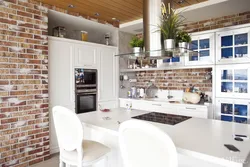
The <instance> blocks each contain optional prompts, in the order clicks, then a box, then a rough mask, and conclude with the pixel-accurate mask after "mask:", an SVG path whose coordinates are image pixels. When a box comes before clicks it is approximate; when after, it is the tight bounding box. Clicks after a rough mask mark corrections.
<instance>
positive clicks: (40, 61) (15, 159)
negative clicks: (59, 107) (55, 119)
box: [0, 0, 50, 167]
mask: <svg viewBox="0 0 250 167" xmlns="http://www.w3.org/2000/svg"><path fill="white" fill-rule="evenodd" d="M47 13H48V12H47V9H46V8H43V7H42V6H41V5H40V2H36V1H32V0H29V1H27V0H9V1H0V166H2V167H7V166H20V167H21V166H23V167H24V166H29V165H32V164H34V163H37V162H41V161H43V160H46V159H48V158H49V157H50V151H49V111H48V39H47V29H48V26H47V25H48V18H47Z"/></svg>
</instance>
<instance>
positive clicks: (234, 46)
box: [216, 28, 250, 64]
mask: <svg viewBox="0 0 250 167" xmlns="http://www.w3.org/2000/svg"><path fill="white" fill-rule="evenodd" d="M216 41H217V49H216V52H217V53H216V56H217V57H216V62H217V64H226V63H245V62H250V54H249V49H250V44H249V42H250V28H241V29H236V30H230V31H225V32H218V33H217V34H216Z"/></svg>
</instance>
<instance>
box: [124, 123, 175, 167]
mask: <svg viewBox="0 0 250 167" xmlns="http://www.w3.org/2000/svg"><path fill="white" fill-rule="evenodd" d="M119 146H120V150H121V155H122V159H123V163H124V167H155V166H157V167H177V166H178V157H177V151H176V148H175V145H174V143H173V141H172V140H171V138H170V137H169V136H168V135H167V134H166V133H165V132H163V131H162V130H160V129H159V128H157V127H155V126H153V125H152V124H149V123H147V122H143V121H139V120H128V121H125V122H123V123H122V124H121V125H120V128H119Z"/></svg>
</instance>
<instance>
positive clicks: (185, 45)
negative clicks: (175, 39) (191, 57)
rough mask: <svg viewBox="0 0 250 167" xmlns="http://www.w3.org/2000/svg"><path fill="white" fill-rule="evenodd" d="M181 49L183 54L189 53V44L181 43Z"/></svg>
mask: <svg viewBox="0 0 250 167" xmlns="http://www.w3.org/2000/svg"><path fill="white" fill-rule="evenodd" d="M179 48H180V52H181V53H187V49H188V48H189V43H187V42H179Z"/></svg>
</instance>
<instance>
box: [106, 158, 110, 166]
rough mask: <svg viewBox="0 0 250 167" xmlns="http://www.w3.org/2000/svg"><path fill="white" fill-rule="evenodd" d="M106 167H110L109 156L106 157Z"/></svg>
mask: <svg viewBox="0 0 250 167" xmlns="http://www.w3.org/2000/svg"><path fill="white" fill-rule="evenodd" d="M106 167H109V156H108V155H107V156H106Z"/></svg>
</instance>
